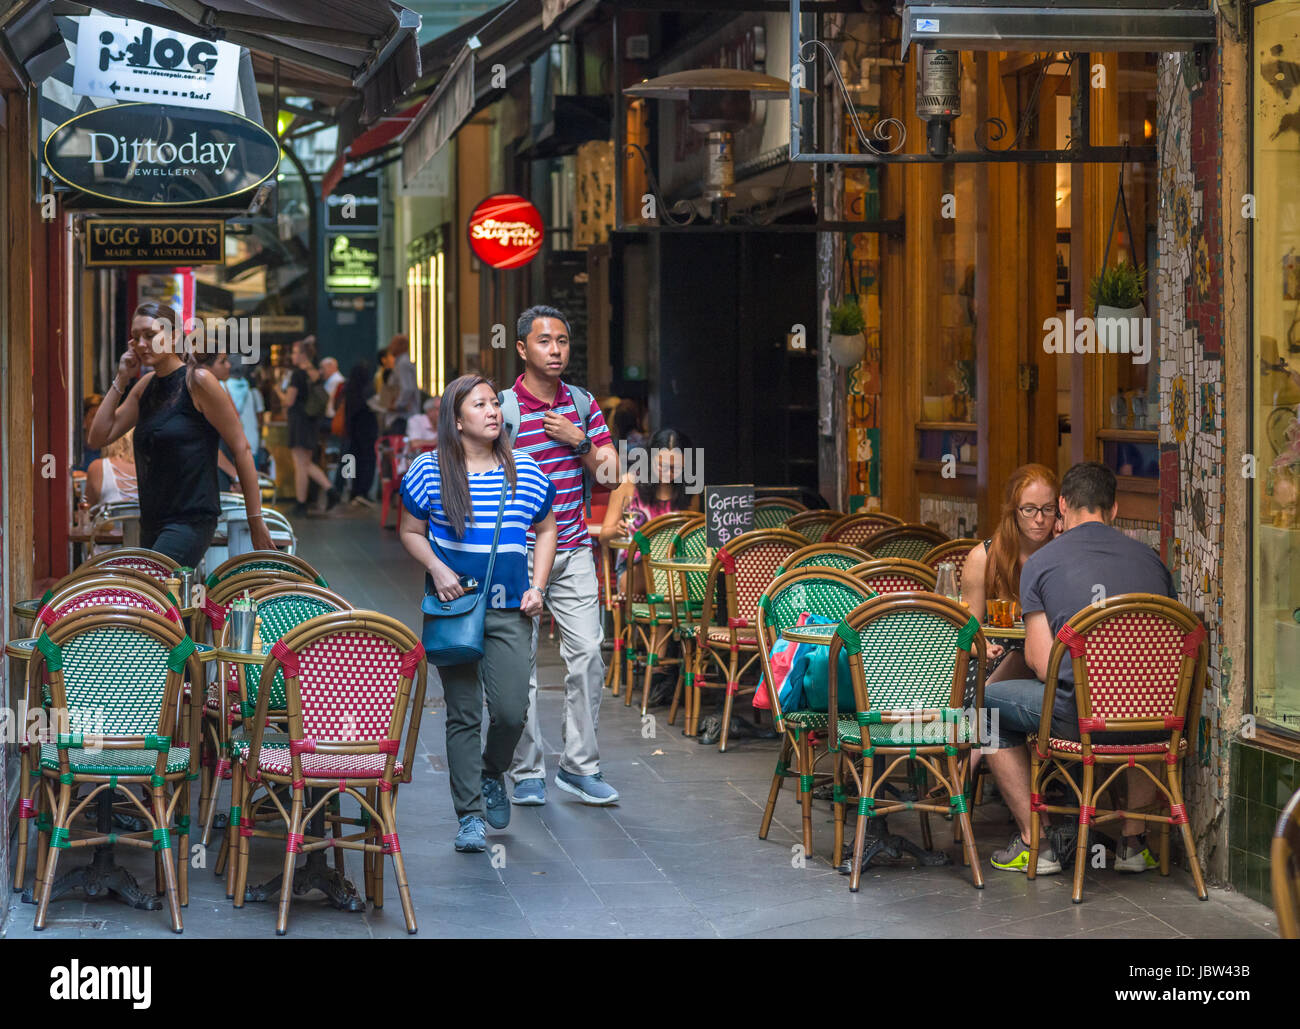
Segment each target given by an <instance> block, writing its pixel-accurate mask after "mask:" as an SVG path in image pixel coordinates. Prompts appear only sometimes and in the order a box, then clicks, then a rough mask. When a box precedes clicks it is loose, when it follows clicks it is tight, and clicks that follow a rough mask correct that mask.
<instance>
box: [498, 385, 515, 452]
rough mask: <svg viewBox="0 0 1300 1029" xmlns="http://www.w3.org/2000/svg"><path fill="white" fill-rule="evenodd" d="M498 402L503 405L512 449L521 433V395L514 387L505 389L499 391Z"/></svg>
mask: <svg viewBox="0 0 1300 1029" xmlns="http://www.w3.org/2000/svg"><path fill="white" fill-rule="evenodd" d="M497 402H498V403H499V404H500V405H501V418H502V420H503V421H504V422H505V426H506V437H507V438H508V439H509V441H510V449H511V450H513V449H514V447H515V437H516V436H518V435H519V397H518V395H517V394H516V393H515V391H514V387H511V388H510V389H503V390H502V391H501V392H500V393H498V394H497Z"/></svg>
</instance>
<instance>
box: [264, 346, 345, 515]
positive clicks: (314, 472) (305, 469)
mask: <svg viewBox="0 0 1300 1029" xmlns="http://www.w3.org/2000/svg"><path fill="white" fill-rule="evenodd" d="M292 354H293V356H292V361H293V372H292V373H291V374H290V376H289V387H288V389H282V390H279V394H280V401H281V403H283V404H284V407H285V409H286V410H287V411H288V412H289V453H291V454H292V455H293V492H294V496H295V497H296V498H297V500H298V503H297V504H296V505H295V506H294V509H293V513H294V514H295V515H305V514H306V513H307V489H308V480H310V481H311V482H314V483H316V485H317V486H319V487H320V488H321V489H323V490H327V491H328V500H327V501H326V506H327V508H330V507H333V506H334V505H335V504H337V503H338V502H339V494H338V490H336V489H334V487H333V486H332V485H331V484H330V481H329V478H328V477H327V476H326V474H325V473H324V472H323V471H322V470H321V469H320V467H319V466H317V465H316V463H315V462H314V461H313V460H312V458H313V456H315V453H316V444H317V442H318V439H319V437H320V419H321V417H322V415H323V414H324V412H321V414H318V415H316V416H314V417H313V416H312V415H309V414H308V413H307V399H308V397H309V396H310V395H311V388H312V386H314V385H316V384H317V383H318V382H320V380H321V373H320V371H319V370H318V369H317V367H316V342H315V339H314V338H313V337H311V336H308V337H307V338H306V339H300V340H298V341H297V342H296V343H294V345H293V350H292Z"/></svg>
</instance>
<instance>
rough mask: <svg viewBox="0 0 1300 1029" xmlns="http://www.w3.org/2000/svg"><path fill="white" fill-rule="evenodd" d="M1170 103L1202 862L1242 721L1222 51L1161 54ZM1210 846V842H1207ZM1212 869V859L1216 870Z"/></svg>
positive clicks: (1174, 436) (1180, 508) (1185, 545)
mask: <svg viewBox="0 0 1300 1029" xmlns="http://www.w3.org/2000/svg"><path fill="white" fill-rule="evenodd" d="M1158 102H1159V110H1160V123H1159V127H1158V139H1159V141H1160V145H1159V152H1160V159H1159V161H1160V164H1159V176H1160V180H1159V192H1160V214H1159V269H1158V274H1157V278H1156V285H1157V295H1158V304H1159V323H1160V410H1161V419H1160V516H1161V546H1162V554H1163V556H1164V559H1165V563H1166V564H1167V565H1168V566H1169V569H1170V571H1171V572H1172V573H1173V577H1174V585H1175V588H1176V590H1177V593H1178V599H1179V600H1181V601H1182V602H1183V603H1184V604H1186V605H1187V606H1188V607H1190V608H1191V609H1192V610H1193V611H1196V612H1197V613H1199V614H1200V615H1201V617H1202V618H1203V619H1204V621H1205V625H1206V628H1207V629H1208V630H1209V634H1210V669H1209V682H1210V683H1211V684H1212V685H1217V686H1219V687H1220V688H1221V691H1222V695H1221V697H1220V704H1219V705H1215V704H1214V702H1213V701H1212V700H1211V695H1210V694H1208V693H1207V695H1206V697H1205V699H1204V701H1203V704H1202V709H1201V719H1200V724H1199V725H1198V726H1196V727H1195V728H1192V727H1189V741H1190V743H1191V744H1192V752H1191V754H1190V756H1189V758H1188V762H1187V771H1186V780H1187V784H1188V789H1187V793H1188V800H1189V806H1190V807H1191V809H1192V818H1193V829H1194V831H1195V833H1196V836H1197V840H1198V846H1199V847H1200V850H1201V860H1202V862H1203V863H1205V862H1206V860H1207V853H1206V851H1207V849H1212V848H1213V846H1214V844H1215V843H1217V842H1218V841H1217V839H1216V838H1215V837H1214V834H1215V833H1216V832H1217V831H1218V824H1219V822H1220V820H1221V818H1222V815H1223V813H1224V810H1225V807H1226V803H1227V798H1226V796H1225V772H1226V770H1227V762H1228V741H1229V740H1230V739H1231V736H1232V733H1231V727H1228V726H1224V725H1222V724H1221V721H1220V714H1221V708H1222V709H1225V710H1226V708H1227V706H1228V704H1227V701H1228V697H1229V684H1230V679H1231V673H1232V669H1231V661H1230V660H1229V661H1224V659H1223V658H1224V651H1223V646H1222V626H1223V597H1222V590H1221V583H1222V580H1223V530H1224V520H1223V510H1224V490H1223V481H1224V474H1225V461H1226V458H1227V448H1226V438H1225V435H1224V424H1223V358H1222V354H1223V283H1222V271H1221V262H1222V255H1223V234H1222V228H1221V226H1220V224H1219V210H1220V207H1219V198H1220V189H1221V180H1220V167H1221V164H1222V149H1223V148H1222V136H1221V129H1220V124H1221V123H1220V106H1221V97H1220V89H1219V65H1218V60H1217V58H1216V59H1213V60H1211V62H1210V71H1209V76H1208V79H1207V80H1206V81H1205V82H1202V81H1201V78H1200V72H1199V70H1198V69H1197V68H1196V67H1195V65H1194V63H1193V60H1192V55H1191V54H1165V55H1162V56H1161V58H1160V70H1159V86H1158ZM1207 844H1209V848H1207ZM1207 871H1209V868H1208V867H1207Z"/></svg>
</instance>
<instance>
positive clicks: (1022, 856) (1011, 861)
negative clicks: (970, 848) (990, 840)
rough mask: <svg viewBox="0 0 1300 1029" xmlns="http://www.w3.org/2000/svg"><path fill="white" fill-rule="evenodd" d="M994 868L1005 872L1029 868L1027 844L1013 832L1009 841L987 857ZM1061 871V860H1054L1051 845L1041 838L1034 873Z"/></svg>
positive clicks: (1056, 872)
mask: <svg viewBox="0 0 1300 1029" xmlns="http://www.w3.org/2000/svg"><path fill="white" fill-rule="evenodd" d="M989 860H990V861H992V862H993V867H994V868H1001V869H1002V870H1003V871H1005V872H1025V871H1027V870H1028V869H1029V844H1027V843H1026V842H1025V841H1024V840H1022V839H1021V838H1020V833H1018V832H1017V833H1014V834H1012V837H1011V842H1010V843H1008V844H1007V845H1006V847H1004V848H1003V849H1002V850H997V851H994V852H993V854H992V856H991V857H990V859H989ZM1060 871H1061V862H1059V861H1057V860H1056V854H1055V853H1053V851H1052V845H1051V844H1050V843H1048V842H1047V841H1046V840H1043V842H1042V843H1041V844H1039V847H1038V871H1037V872H1036V873H1035V874H1036V875H1057V874H1059V873H1060Z"/></svg>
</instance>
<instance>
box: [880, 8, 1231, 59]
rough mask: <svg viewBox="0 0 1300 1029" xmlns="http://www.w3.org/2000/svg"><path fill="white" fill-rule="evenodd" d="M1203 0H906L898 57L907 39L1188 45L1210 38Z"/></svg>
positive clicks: (967, 46) (1103, 47)
mask: <svg viewBox="0 0 1300 1029" xmlns="http://www.w3.org/2000/svg"><path fill="white" fill-rule="evenodd" d="M1214 18H1215V16H1214V13H1213V12H1212V11H1211V10H1210V7H1209V3H1208V0H1121V2H1118V3H1116V2H1115V0H1067V3H1065V4H1063V5H1061V6H1050V7H1049V6H1045V5H1044V3H1043V0H999V2H997V3H995V4H986V3H981V2H979V0H945V2H942V3H935V2H933V0H930V2H923V0H906V2H905V4H904V8H903V57H904V59H906V58H907V53H908V50H909V48H910V47H911V44H912V43H925V42H934V43H936V44H938V45H940V46H943V47H945V48H948V49H952V50H1031V51H1037V50H1073V51H1086V52H1094V51H1095V52H1105V51H1119V50H1129V51H1164V50H1190V49H1192V48H1193V47H1196V46H1198V45H1200V44H1202V43H1213V42H1214V41H1215V21H1214Z"/></svg>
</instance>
